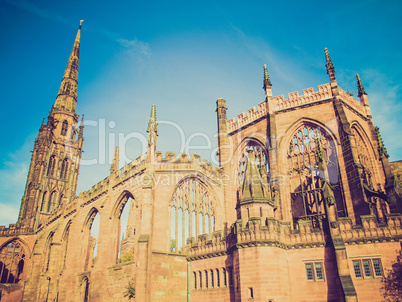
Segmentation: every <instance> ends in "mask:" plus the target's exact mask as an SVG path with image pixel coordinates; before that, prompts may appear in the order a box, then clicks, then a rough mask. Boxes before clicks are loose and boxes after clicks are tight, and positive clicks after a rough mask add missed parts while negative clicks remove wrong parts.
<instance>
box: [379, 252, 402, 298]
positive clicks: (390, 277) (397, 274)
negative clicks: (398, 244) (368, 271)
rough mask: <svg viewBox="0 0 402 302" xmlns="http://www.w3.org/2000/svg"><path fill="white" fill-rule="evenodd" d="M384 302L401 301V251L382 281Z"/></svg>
mask: <svg viewBox="0 0 402 302" xmlns="http://www.w3.org/2000/svg"><path fill="white" fill-rule="evenodd" d="M381 289H382V290H383V296H384V299H385V300H384V301H386V302H400V301H402V249H401V250H399V253H398V255H397V257H396V261H395V262H393V263H392V269H390V270H388V272H387V274H386V277H385V278H384V279H383V280H382V288H381Z"/></svg>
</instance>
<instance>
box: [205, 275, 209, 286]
mask: <svg viewBox="0 0 402 302" xmlns="http://www.w3.org/2000/svg"><path fill="white" fill-rule="evenodd" d="M205 288H208V272H207V271H205Z"/></svg>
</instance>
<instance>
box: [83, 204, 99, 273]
mask: <svg viewBox="0 0 402 302" xmlns="http://www.w3.org/2000/svg"><path fill="white" fill-rule="evenodd" d="M85 225H86V227H85V233H86V235H85V236H86V240H87V248H86V249H87V252H86V257H85V264H84V270H88V269H90V267H92V266H93V265H94V263H95V259H96V256H97V254H98V241H99V240H98V238H99V229H100V214H99V212H98V210H97V209H96V208H93V209H92V210H91V212H90V214H89V216H88V218H87V220H86V223H85Z"/></svg>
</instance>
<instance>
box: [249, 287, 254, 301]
mask: <svg viewBox="0 0 402 302" xmlns="http://www.w3.org/2000/svg"><path fill="white" fill-rule="evenodd" d="M248 297H249V299H254V292H253V288H252V287H249V288H248Z"/></svg>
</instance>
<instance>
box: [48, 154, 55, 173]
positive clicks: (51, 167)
mask: <svg viewBox="0 0 402 302" xmlns="http://www.w3.org/2000/svg"><path fill="white" fill-rule="evenodd" d="M55 167H56V156H54V155H52V156H51V157H50V159H49V165H48V168H47V176H50V177H53V176H54V168H55Z"/></svg>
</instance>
